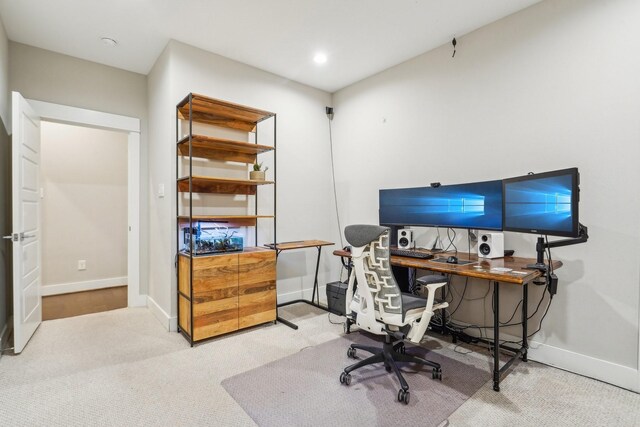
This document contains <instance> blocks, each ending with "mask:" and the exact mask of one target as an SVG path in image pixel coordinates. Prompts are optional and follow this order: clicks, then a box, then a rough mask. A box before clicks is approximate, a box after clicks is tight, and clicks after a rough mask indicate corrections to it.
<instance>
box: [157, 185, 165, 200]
mask: <svg viewBox="0 0 640 427" xmlns="http://www.w3.org/2000/svg"><path fill="white" fill-rule="evenodd" d="M158 197H164V184H160V185H158Z"/></svg>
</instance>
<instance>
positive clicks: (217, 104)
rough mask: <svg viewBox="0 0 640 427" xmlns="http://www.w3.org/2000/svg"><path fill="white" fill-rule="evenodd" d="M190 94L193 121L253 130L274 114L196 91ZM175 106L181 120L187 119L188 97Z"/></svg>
mask: <svg viewBox="0 0 640 427" xmlns="http://www.w3.org/2000/svg"><path fill="white" fill-rule="evenodd" d="M191 96H192V99H191V106H192V110H193V114H192V117H191V118H192V120H193V121H195V122H200V123H207V124H211V125H216V126H223V127H228V128H233V129H239V130H244V131H247V132H253V131H254V130H255V127H256V124H257V123H259V122H261V121H262V120H265V119H268V118H269V117H273V116H275V113H272V112H270V111H265V110H259V109H256V108H251V107H247V106H245V105H240V104H234V103H232V102H228V101H221V100H219V99H214V98H209V97H207V96H203V95H198V94H196V93H192V94H191ZM177 107H178V112H179V117H180V118H181V119H183V120H189V97H186V98H185V99H184V100H183V101H182V102H180V104H178V106H177Z"/></svg>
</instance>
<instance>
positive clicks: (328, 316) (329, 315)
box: [327, 313, 344, 325]
mask: <svg viewBox="0 0 640 427" xmlns="http://www.w3.org/2000/svg"><path fill="white" fill-rule="evenodd" d="M327 318H328V319H329V323H331V324H332V325H342V324H343V323H344V322H333V321H332V320H331V313H327Z"/></svg>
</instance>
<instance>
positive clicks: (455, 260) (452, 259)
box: [447, 255, 458, 264]
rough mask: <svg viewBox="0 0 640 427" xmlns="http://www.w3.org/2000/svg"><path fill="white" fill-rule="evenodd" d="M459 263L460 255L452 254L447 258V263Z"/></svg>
mask: <svg viewBox="0 0 640 427" xmlns="http://www.w3.org/2000/svg"><path fill="white" fill-rule="evenodd" d="M457 263H458V257H457V256H453V255H452V256H450V257H449V258H447V264H457Z"/></svg>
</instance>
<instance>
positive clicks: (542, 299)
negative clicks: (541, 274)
mask: <svg viewBox="0 0 640 427" xmlns="http://www.w3.org/2000/svg"><path fill="white" fill-rule="evenodd" d="M545 292H546V288H545V291H543V292H542V297H541V298H540V301H538V305H537V306H536V309H535V311H534V312H533V314H531V316H527V320H531V319H532V318H533V317H534V316H535V315H536V314H537V313H538V311H539V310H540V306H541V305H542V301H544V293H545ZM487 294H488V292H487ZM492 308H493V299H492ZM450 323H451V324H453V325H454V326H458V327H460V328H461V329H462V330H464V329H468V328H471V327H473V328H477V329H493V325H487V326H479V325H470V326H467V325H460V324H455V323H454V322H453V321H451V320H450ZM519 325H522V321H520V322H516V323H501V324H500V326H519Z"/></svg>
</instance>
